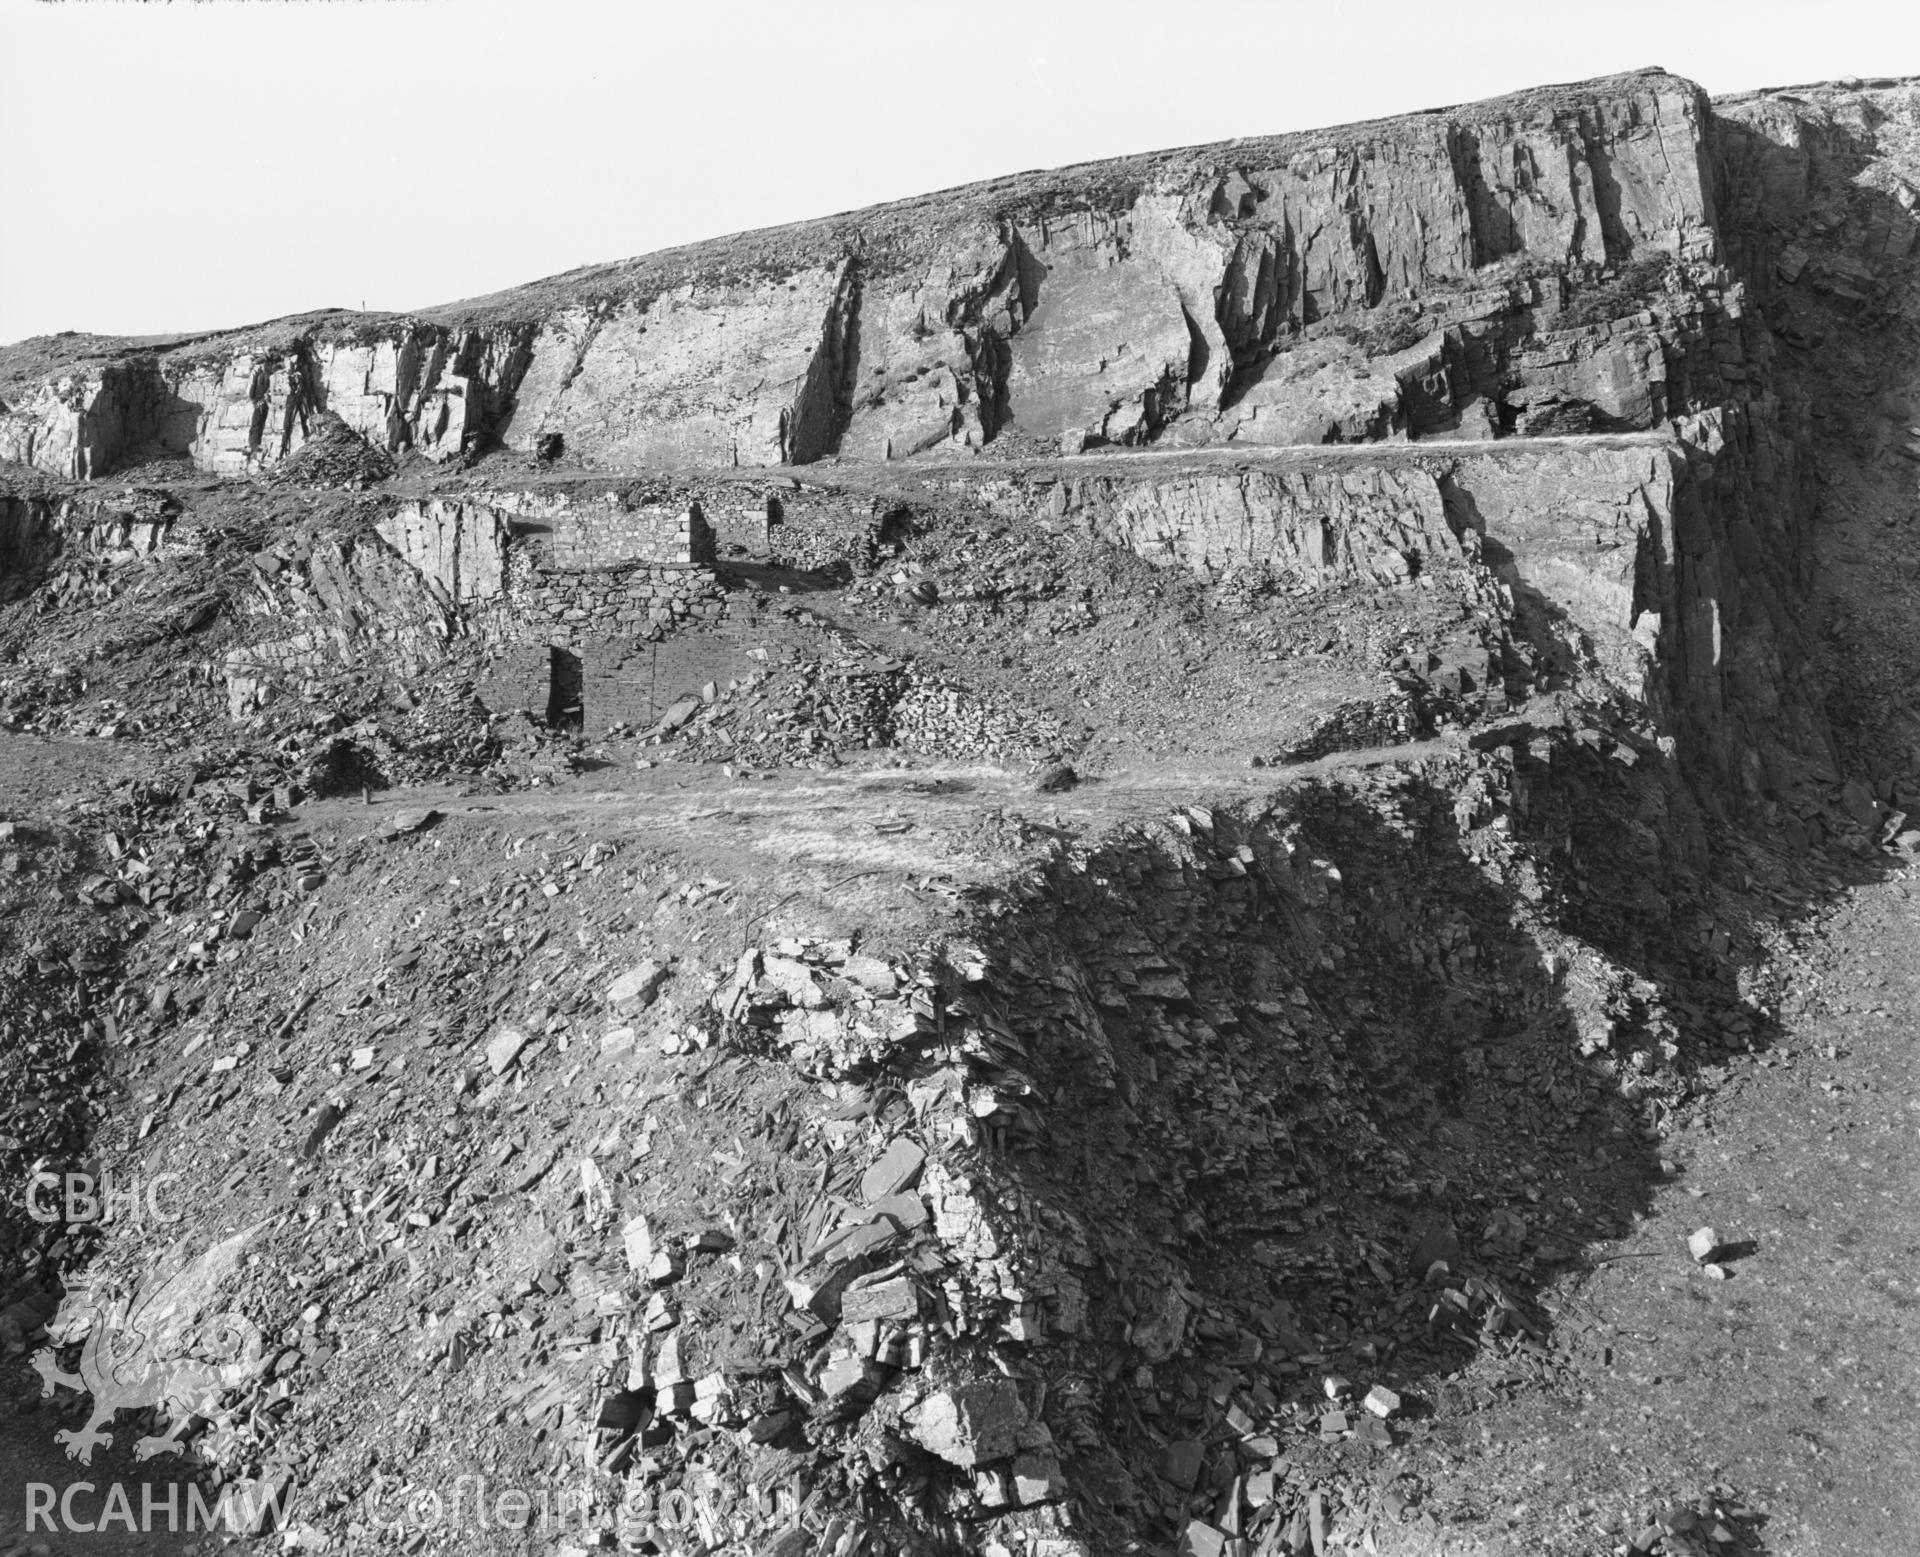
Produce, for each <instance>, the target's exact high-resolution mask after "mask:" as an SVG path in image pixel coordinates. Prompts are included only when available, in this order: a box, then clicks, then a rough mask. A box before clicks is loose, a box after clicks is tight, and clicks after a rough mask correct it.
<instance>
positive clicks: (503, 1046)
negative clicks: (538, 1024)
mask: <svg viewBox="0 0 1920 1557" xmlns="http://www.w3.org/2000/svg"><path fill="white" fill-rule="evenodd" d="M532 1041H533V1040H532V1038H531V1037H530V1036H529V1035H528V1034H526V1033H523V1032H522V1031H520V1029H519V1028H517V1027H503V1028H501V1029H500V1031H499V1032H498V1033H496V1034H495V1035H494V1036H493V1037H492V1038H491V1039H489V1040H488V1043H487V1064H488V1065H489V1066H490V1067H491V1068H492V1070H493V1073H494V1075H496V1076H504V1075H505V1074H506V1073H507V1070H508V1068H509V1067H510V1066H511V1065H512V1064H513V1062H514V1061H515V1060H517V1059H519V1058H520V1051H521V1050H522V1049H524V1048H526V1046H527V1045H528V1044H529V1043H531V1042H532Z"/></svg>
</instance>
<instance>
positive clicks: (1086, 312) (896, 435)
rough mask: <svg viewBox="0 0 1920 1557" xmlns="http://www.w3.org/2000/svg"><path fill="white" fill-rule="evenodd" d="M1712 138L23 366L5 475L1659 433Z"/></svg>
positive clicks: (1122, 173)
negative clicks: (336, 462)
mask: <svg viewBox="0 0 1920 1557" xmlns="http://www.w3.org/2000/svg"><path fill="white" fill-rule="evenodd" d="M1707 138H1708V108H1707V102H1706V99H1705V97H1704V95H1703V94H1702V93H1701V91H1700V89H1699V88H1697V87H1695V86H1694V85H1692V84H1691V83H1689V82H1686V81H1683V80H1681V79H1679V78H1677V77H1674V76H1671V75H1667V74H1665V73H1663V72H1660V71H1644V72H1639V73H1636V74H1632V75H1627V76H1617V77H1611V78H1607V79H1603V80H1598V81H1592V82H1586V83H1581V84H1578V85H1574V86H1567V87H1558V88H1551V89H1546V90H1541V91H1535V92H1529V93H1525V94H1521V95H1518V96H1514V97H1509V98H1501V99H1496V100H1493V101H1490V102H1485V103H1479V104H1473V105H1469V106H1467V107H1464V108H1453V109H1445V110H1434V111H1431V112H1427V113H1422V114H1415V115H1408V116H1404V117H1400V118H1396V119H1390V120H1382V121H1377V122H1374V123H1371V124H1363V125H1355V126H1349V127H1347V128H1344V129H1340V130H1331V131H1324V132H1312V133H1307V134H1300V135H1291V136H1284V137H1274V138H1269V139H1260V140H1242V141H1235V142H1229V143H1225V144H1221V145H1215V146H1208V147H1198V148H1191V149H1187V150H1181V151H1171V152H1162V153H1157V154H1154V155H1150V156H1141V157H1134V158H1128V159H1122V160H1118V161H1112V162H1103V163H1096V164H1090V165H1086V166H1082V167H1075V168H1067V169H1061V170H1057V171H1054V172H1048V173H1036V174H1023V175H1019V176H1016V177H1011V178H1005V179H1001V180H997V181H994V182H991V183H987V184H981V185H974V186H971V187H967V188H963V189H959V190H955V191H950V192H947V193H944V194H937V195H929V196H926V197H923V198H920V199H916V200H911V201H905V202H900V203H898V204H894V205H888V206H882V207H877V208H874V209H872V210H869V211H864V212H858V213H854V214H852V215H848V216H842V217H835V218H829V219H827V220H824V221H818V222H813V223H807V224H801V225H797V226H792V227H786V228H778V229H772V230H768V231H764V232H756V233H748V234H743V235H739V236H736V237H731V238H723V239H717V240H714V241H712V242H708V243H703V244H698V245H694V246H692V247H689V248H684V249H677V250H672V251H668V252H665V253H661V254H656V255H651V256H647V257H645V258H642V259H637V260H632V261H628V262H626V263H624V264H617V265H611V266H605V267H599V268H595V269H590V270H586V271H580V272H575V273H573V274H570V275H567V276H561V277H556V278H553V279H551V280H548V281H544V282H540V283H536V284H534V285H532V286H528V287H524V288H521V289H518V290H516V291H512V292H507V293H502V294H499V295H497V296H494V297H489V298H482V299H477V300H473V301H470V302H466V303H460V304H454V305H451V306H448V307H444V308H439V309H434V310H428V311H426V312H423V313H421V314H419V315H417V316H411V317H399V316H393V315H357V314H346V313H326V314H320V315H313V316H306V317H303V318H299V319H294V320H288V321H282V322H280V323H277V324H274V325H268V326H262V327H259V328H256V329H251V330H244V331H236V332H232V333H229V334H220V335H213V336H206V337H200V338H196V339H192V340H185V341H179V342H174V343H165V342H159V343H144V344H143V343H134V342H111V341H100V340H94V339H89V338H81V337H76V338H72V339H69V338H65V337H61V338H56V339H55V340H54V341H51V342H48V341H40V342H29V343H24V345H23V346H20V347H15V348H13V349H12V350H11V351H10V352H9V353H7V354H6V360H5V361H4V363H0V398H4V401H5V405H6V410H5V413H4V415H3V416H0V457H6V458H12V459H15V460H19V461H22V462H25V463H28V464H31V465H34V466H37V467H38V468H40V469H43V470H47V471H50V472H53V473H57V474H62V475H78V476H87V475H99V474H102V473H104V472H105V471H107V470H109V469H111V468H113V467H114V466H116V465H119V464H124V463H125V462H126V461H127V460H129V459H130V458H132V457H135V456H138V455H141V454H143V453H149V452H168V453H172V454H176V455H177V454H185V455H188V456H190V457H191V458H192V459H193V461H194V462H195V463H196V464H197V465H199V466H200V467H202V468H204V469H207V470H212V471H219V472H235V471H240V470H246V469H255V468H260V467H265V466H270V465H272V464H273V463H274V462H275V461H276V460H278V459H281V458H284V457H285V456H286V455H287V454H289V453H291V452H292V451H293V450H294V449H296V448H297V447H298V446H299V445H300V443H301V442H302V441H303V439H304V437H305V435H306V429H307V427H308V426H309V424H310V423H311V421H312V419H313V417H314V416H315V415H316V414H317V413H319V412H321V411H331V412H334V413H336V414H338V415H340V416H341V417H343V418H344V419H345V420H346V422H347V423H348V424H349V425H350V426H352V427H353V428H355V429H356V430H357V431H359V432H360V433H362V434H363V435H365V436H366V437H367V438H368V439H369V440H370V441H373V442H375V443H377V444H380V445H382V446H384V447H386V448H388V449H392V450H401V449H413V450H417V451H419V452H421V453H423V454H427V455H431V456H435V457H443V456H446V455H450V454H455V453H458V452H461V451H467V450H475V449H484V448H487V447H498V446H502V445H504V446H506V447H508V448H513V449H530V448H532V447H534V446H535V444H536V443H537V441H538V440H539V439H540V438H541V437H542V436H543V435H546V434H559V435H560V436H561V438H562V439H563V440H564V444H565V447H566V448H567V450H568V451H569V452H570V453H571V454H573V455H575V456H577V457H581V458H585V459H588V460H591V461H594V462H597V463H600V464H603V465H607V466H625V467H661V468H682V469H684V468H697V467H714V466H763V465H776V464H796V463H805V462H809V461H813V460H817V459H820V458H822V457H824V456H834V455H838V456H841V457H845V458H854V459H866V460H885V459H900V458H903V457H907V456H911V455H914V454H918V453H921V452H923V451H929V450H939V451H944V452H954V451H959V450H966V449H976V450H983V449H987V448H989V447H990V446H992V445H995V444H999V445H1000V446H1001V447H1003V448H1009V449H1016V450H1022V451H1025V452H1031V451H1032V450H1033V448H1034V447H1035V446H1036V445H1044V446H1045V447H1046V448H1047V449H1049V450H1052V449H1056V448H1059V447H1061V446H1062V445H1064V446H1066V447H1067V448H1068V449H1069V450H1075V449H1079V448H1082V447H1087V446H1099V445H1129V444H1141V443H1148V442H1155V441H1167V440H1171V441H1176V442H1181V443H1210V442H1221V441H1233V442H1240V443H1249V444H1264V445H1274V444H1297V443H1321V442H1337V441H1354V440H1363V439H1374V438H1382V437H1394V436H1399V437H1407V436H1419V435H1432V434H1435V433H1451V434H1453V435H1457V436H1481V437H1485V436H1494V435H1498V434H1499V433H1501V432H1504V431H1519V432H1527V431H1531V430H1540V429H1541V428H1543V427H1545V426H1546V425H1547V424H1551V426H1552V429H1553V430H1562V431H1564V430H1585V429H1587V428H1589V427H1591V428H1595V429H1601V430H1617V429H1622V428H1635V427H1647V426H1651V425H1653V424H1655V423H1656V422H1658V421H1659V420H1661V419H1662V418H1663V417H1664V416H1666V415H1668V414H1671V413H1672V412H1674V411H1675V410H1680V409H1688V408H1691V402H1690V400H1689V395H1688V389H1687V386H1685V385H1675V384H1671V383H1669V375H1668V374H1667V373H1666V372H1665V371H1664V367H1663V362H1662V358H1663V351H1662V348H1661V346H1660V343H1659V340H1658V338H1657V335H1656V333H1655V332H1654V331H1653V329H1652V325H1653V323H1654V321H1653V320H1652V319H1650V318H1638V319H1636V318H1635V314H1636V312H1637V311H1638V310H1640V309H1641V308H1642V305H1643V303H1644V302H1645V301H1646V299H1647V297H1648V296H1655V297H1658V296H1661V295H1663V294H1662V281H1663V277H1664V278H1665V279H1667V280H1670V281H1673V280H1675V278H1676V277H1677V276H1678V274H1679V271H1678V269H1677V267H1681V266H1685V267H1689V268H1690V269H1697V268H1698V267H1699V266H1701V265H1710V264H1711V263H1712V262H1713V261H1714V260H1716V258H1717V257H1718V240H1717V237H1716V231H1715V223H1714V210H1713V198H1712V188H1711V185H1712V180H1711V178H1710V176H1709V173H1708V166H1709V159H1708V157H1707V155H1706V143H1707ZM1623 281H1624V282H1627V283H1629V284H1623ZM1675 284H1676V285H1677V281H1675ZM1569 326H1572V327H1574V328H1575V331H1576V338H1575V339H1573V340H1572V341H1571V342H1561V343H1559V344H1558V345H1557V346H1555V347H1554V348H1553V349H1550V350H1548V351H1546V352H1545V353H1542V352H1541V351H1540V350H1539V349H1538V347H1539V345H1540V343H1541V342H1542V340H1543V339H1547V338H1549V337H1557V336H1558V335H1560V334H1563V333H1565V331H1566V329H1567V328H1568V327H1569ZM1550 344H1551V343H1550ZM1536 359H1537V360H1536ZM1692 398H1693V399H1694V400H1700V399H1701V397H1700V396H1697V395H1696V396H1693V397H1692ZM1709 398H1710V397H1709ZM1676 402H1677V403H1676ZM1702 403H1705V402H1704V400H1703V401H1702ZM1543 408H1544V409H1543Z"/></svg>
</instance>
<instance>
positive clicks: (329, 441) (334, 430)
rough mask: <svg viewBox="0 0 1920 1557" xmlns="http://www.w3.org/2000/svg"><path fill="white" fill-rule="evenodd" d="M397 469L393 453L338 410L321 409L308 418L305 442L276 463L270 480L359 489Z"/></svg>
mask: <svg viewBox="0 0 1920 1557" xmlns="http://www.w3.org/2000/svg"><path fill="white" fill-rule="evenodd" d="M394 469H395V462H394V458H393V456H392V455H391V454H390V453H388V452H387V450H386V449H384V448H376V447H375V446H374V445H373V444H372V443H370V442H369V441H368V440H367V439H365V438H363V437H361V436H360V434H358V433H357V432H355V431H354V430H353V429H352V428H351V427H349V426H348V425H347V424H346V422H345V421H344V420H343V419H342V418H341V416H340V415H339V413H337V412H334V411H318V412H315V413H314V414H313V415H312V416H311V417H310V418H309V420H308V423H307V436H306V441H305V442H304V443H302V444H301V445H300V447H299V448H297V449H296V450H294V451H293V453H291V454H289V455H288V456H287V457H286V458H285V459H284V460H282V461H280V463H279V464H277V465H276V466H274V468H273V475H272V478H271V479H272V481H273V482H274V484H275V485H277V486H300V487H319V488H322V489H325V488H328V487H344V488H347V489H349V490H352V491H359V490H361V489H362V488H365V487H370V486H377V485H378V484H379V483H381V482H383V481H385V480H387V479H388V477H390V476H392V475H393V473H394Z"/></svg>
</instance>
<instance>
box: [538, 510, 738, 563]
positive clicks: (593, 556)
mask: <svg viewBox="0 0 1920 1557" xmlns="http://www.w3.org/2000/svg"><path fill="white" fill-rule="evenodd" d="M523 533H524V532H523ZM713 551H714V545H713V530H712V528H711V526H709V525H708V523H707V520H706V515H705V514H704V513H702V512H701V509H700V505H699V504H698V503H694V504H690V505H689V506H687V507H685V508H680V509H673V508H663V507H660V506H657V505H654V504H647V505H644V506H642V507H640V508H634V509H627V508H624V507H622V506H620V505H619V504H617V503H611V502H609V503H607V504H605V505H602V506H594V505H581V506H579V507H576V508H574V509H572V510H570V511H569V512H568V513H566V514H565V515H564V516H563V517H562V518H560V519H559V520H557V521H556V522H554V524H553V526H552V529H551V531H550V532H549V534H548V535H547V537H546V552H547V557H548V559H549V561H550V562H551V563H552V565H553V566H554V567H556V568H567V569H573V570H579V569H585V568H608V567H616V566H619V565H621V564H623V563H631V562H643V561H644V562H658V563H676V564H689V563H703V564H710V563H711V562H712V561H713Z"/></svg>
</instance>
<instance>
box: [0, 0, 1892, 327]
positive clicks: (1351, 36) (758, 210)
mask: <svg viewBox="0 0 1920 1557" xmlns="http://www.w3.org/2000/svg"><path fill="white" fill-rule="evenodd" d="M1642 65H1664V66H1665V67H1666V68H1668V69H1669V70H1675V71H1678V72H1680V73H1681V74H1683V75H1687V76H1691V77H1692V78H1693V79H1695V80H1697V81H1699V82H1700V83H1702V84H1703V85H1704V86H1706V87H1707V88H1708V90H1710V91H1713V92H1717V93H1718V92H1732V91H1739V90H1743V89H1745V88H1750V87H1756V86H1770V85H1779V84H1783V83H1789V82H1805V81H1814V80H1822V79H1827V78H1830V77H1835V76H1845V75H1913V74H1920V0H1884V3H1867V0H1820V3H1810V0H1796V3H1776V0H1741V3H1724V0H1659V3H1654V0H1593V3H1586V4H1571V3H1566V0H1558V3H1543V0H1530V3H1526V4H1489V5H1481V6H1472V5H1435V4H1433V3H1432V0H1347V3H1344V4H1343V3H1340V0H1312V3H1307V4H1296V3H1293V0H1269V3H1266V4H1252V3H1234V0H1157V3H1154V4H1138V3H1134V0H1015V3H1012V4H975V5H963V4H954V3H950V0H949V3H942V4H930V3H922V0H884V3H881V0H873V3H868V0H844V3H826V0H785V3H771V0H738V3H726V0H704V3H703V0H684V3H680V4H672V5H668V4H659V3H655V0H604V3H603V0H513V3H508V0H334V3H303V0H256V3H238V0H212V3H191V0H175V3H171V4H169V3H146V4H140V3H115V0H90V3H65V4H41V3H35V0H0V223H3V224H4V226H3V227H0V341H12V340H16V339H19V338H21V337H23V336H28V335H38V334H44V333H49V332H52V331H55V330H63V329H79V330H92V331H101V332H111V333H130V334H147V333H157V332H161V331H172V330H190V329H201V328H209V327H214V326H223V325H236V324H246V323H252V322H255V321H257V320H261V319H266V318H272V317H275V316H277V315H281V314H288V313H295V312H300V311H302V310H305V309H309V308H315V307H322V306H330V305H338V306H344V307H359V306H361V305H362V304H364V305H365V306H367V307H369V308H376V309H406V308H417V307H424V306H426V305H429V304H433V303H439V302H446V301H450V300H452V299H455V298H459V297H467V296H472V295H475V294H477V293H481V292H488V291H494V290H497V289H499V288H501V287H505V286H511V285H514V284H516V283H518V282H521V281H528V280H532V279H534V278H536V277H538V276H542V275H550V274H552V273H554V272H556V271H561V270H568V269H572V268H573V267H574V266H577V265H582V264H586V263H589V262H594V261H600V260H611V259H620V258H624V257H626V256H628V255H631V254H638V253H644V252H645V251H647V250H649V249H656V248H662V247H665V246H667V245H670V244H675V243H682V242H687V241H690V240H693V239H697V238H705V237H710V236H713V235H715V234H719V233H726V232H735V231H739V230H740V229H742V228H748V227H759V226H765V225H768V224H771V223H777V222H784V221H793V220H797V219H800V218H804V217H810V216H820V215H825V214H828V213H830V212H834V211H842V210H847V209H850V208H853V207H857V206H862V205H867V204H871V203H872V202H875V201H879V200H888V199H893V198H897V197H901V196H906V195H913V194H919V193H922V192H924V191H926V190H930V189H939V188H945V187H947V186H950V185H953V184H960V183H965V182H968V181H971V180H973V179H979V178H987V177H991V176H993V175H995V174H1000V173H1007V172H1013V171H1017V170H1021V169H1026V168H1036V167H1048V166H1053V165H1056V164H1059V163H1064V162H1077V161H1085V160H1087V159H1090V158H1095V157H1105V156H1113V155H1117V154H1120V153H1123V152H1130V151H1143V150H1149V149H1152V148H1155V147H1161V146H1176V145H1187V144H1192V143H1195V142H1202V141H1213V140H1224V139H1228V138H1230V137H1232V136H1236V135H1258V134H1271V133H1274V132H1277V131H1283V130H1295V129H1310V128H1313V127H1315V126H1320V125H1329V124H1339V123H1343V122H1345V121H1347V120H1352V119H1362V118H1370V117H1373V116H1376V115H1380V114H1387V113H1398V112H1403V111H1407V110H1411V109H1419V108H1428V107H1434V106H1438V105H1442V104H1447V103H1456V102H1463V101H1466V100H1469V99H1472V98H1476V97H1486V96H1490V95H1493V94H1495V93H1499V92H1505V91H1511V90H1514V89H1517V88H1521V87H1527V86H1533V85H1537V84H1540V83H1543V82H1549V81H1569V80H1575V79H1578V78H1580V77H1583V76H1592V75H1602V74H1606V73H1608V72H1612V71H1617V70H1630V69H1634V68H1636V67H1639V66H1642Z"/></svg>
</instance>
